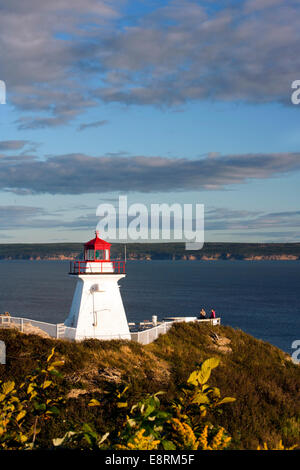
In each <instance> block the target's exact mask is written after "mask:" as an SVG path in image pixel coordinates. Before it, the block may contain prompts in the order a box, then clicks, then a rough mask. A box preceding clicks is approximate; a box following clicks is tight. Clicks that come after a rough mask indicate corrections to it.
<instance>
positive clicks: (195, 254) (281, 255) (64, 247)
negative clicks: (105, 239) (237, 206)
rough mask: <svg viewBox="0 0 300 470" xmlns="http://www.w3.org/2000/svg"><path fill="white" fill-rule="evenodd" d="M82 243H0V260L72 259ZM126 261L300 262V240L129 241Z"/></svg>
mask: <svg viewBox="0 0 300 470" xmlns="http://www.w3.org/2000/svg"><path fill="white" fill-rule="evenodd" d="M82 249H83V245H82V244H81V243H26V244H25V243H23V244H0V260H6V261H9V260H31V261H34V260H47V261H72V260H76V259H81V256H82ZM124 254H125V253H124V245H122V244H118V243H116V244H112V248H111V257H112V259H124ZM127 260H128V261H133V260H137V261H138V260H139V261H155V260H166V261H167V260H168V261H171V260H173V261H176V260H186V261H196V260H199V261H264V260H266V261H299V260H300V243H230V242H226V243H225V242H224V243H216V242H208V243H205V244H204V246H203V248H202V249H201V250H194V251H190V250H186V249H185V244H184V243H153V244H149V243H148V244H146V243H134V244H131V243H130V244H127Z"/></svg>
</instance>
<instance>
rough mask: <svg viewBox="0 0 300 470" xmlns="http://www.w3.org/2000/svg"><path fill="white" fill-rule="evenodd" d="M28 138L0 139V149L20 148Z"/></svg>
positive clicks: (26, 142) (25, 143)
mask: <svg viewBox="0 0 300 470" xmlns="http://www.w3.org/2000/svg"><path fill="white" fill-rule="evenodd" d="M28 142H29V141H28V140H0V151H1V152H2V151H9V150H20V149H22V148H24V147H25V145H27V144H28Z"/></svg>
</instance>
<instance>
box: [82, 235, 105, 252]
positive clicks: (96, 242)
mask: <svg viewBox="0 0 300 470" xmlns="http://www.w3.org/2000/svg"><path fill="white" fill-rule="evenodd" d="M84 247H85V248H89V249H94V250H107V249H109V248H110V247H111V243H108V242H106V241H105V240H102V239H101V238H99V235H98V232H96V237H95V238H93V240H90V241H89V242H86V243H85V244H84Z"/></svg>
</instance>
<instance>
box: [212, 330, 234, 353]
mask: <svg viewBox="0 0 300 470" xmlns="http://www.w3.org/2000/svg"><path fill="white" fill-rule="evenodd" d="M210 338H211V340H212V345H211V346H210V349H213V350H215V351H218V352H220V353H222V354H228V353H231V352H232V349H231V347H230V346H229V344H230V343H231V339H229V338H226V336H220V335H217V334H216V333H211V334H210Z"/></svg>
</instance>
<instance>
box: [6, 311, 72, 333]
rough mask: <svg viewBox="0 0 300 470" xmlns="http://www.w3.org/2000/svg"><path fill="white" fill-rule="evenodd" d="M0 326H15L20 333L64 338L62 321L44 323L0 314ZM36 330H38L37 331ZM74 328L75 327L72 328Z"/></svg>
mask: <svg viewBox="0 0 300 470" xmlns="http://www.w3.org/2000/svg"><path fill="white" fill-rule="evenodd" d="M0 328H16V329H17V330H19V331H21V332H22V333H28V334H30V333H32V334H39V333H40V332H44V333H46V334H47V335H48V336H50V337H51V338H65V329H66V327H65V325H64V324H63V323H57V324H54V323H46V322H43V321H37V320H32V319H31V318H21V317H11V316H5V315H0ZM37 330H40V332H39V331H37ZM73 330H76V328H73ZM74 336H75V335H74Z"/></svg>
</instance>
